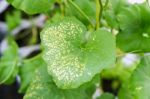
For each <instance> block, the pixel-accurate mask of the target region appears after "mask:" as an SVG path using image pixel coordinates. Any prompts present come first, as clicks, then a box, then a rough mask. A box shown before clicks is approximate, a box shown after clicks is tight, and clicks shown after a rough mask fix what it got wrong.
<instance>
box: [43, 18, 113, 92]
mask: <svg viewBox="0 0 150 99" xmlns="http://www.w3.org/2000/svg"><path fill="white" fill-rule="evenodd" d="M85 34H86V27H85V26H84V25H83V24H82V23H81V22H80V21H78V20H77V19H74V18H65V19H63V20H61V21H60V22H57V23H54V24H50V25H48V26H47V27H45V28H44V30H43V31H42V33H41V39H42V44H43V46H44V48H45V50H44V54H43V58H44V60H45V61H46V63H47V65H48V66H47V67H48V73H49V74H50V75H51V76H52V77H53V80H54V81H55V83H56V85H57V86H58V87H60V88H63V89H69V88H77V87H79V86H80V85H81V84H83V83H85V82H88V81H90V80H91V79H92V78H93V77H94V76H95V75H96V74H97V73H100V72H101V70H102V69H104V68H107V67H108V66H111V65H113V64H114V62H115V39H114V37H113V36H112V34H111V33H109V32H107V31H106V30H97V31H95V32H94V33H91V34H90V36H89V38H88V40H87V41H85Z"/></svg>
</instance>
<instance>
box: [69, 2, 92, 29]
mask: <svg viewBox="0 0 150 99" xmlns="http://www.w3.org/2000/svg"><path fill="white" fill-rule="evenodd" d="M68 2H69V3H70V4H72V6H74V7H75V8H76V9H77V10H78V11H79V12H80V13H81V14H82V15H83V16H84V17H85V18H86V19H87V20H88V21H89V23H90V24H91V25H92V27H94V25H93V23H92V21H91V20H90V18H89V17H88V16H87V15H86V14H85V13H84V12H83V11H82V10H81V9H80V7H79V6H78V5H77V4H75V3H74V2H73V1H72V0H68Z"/></svg>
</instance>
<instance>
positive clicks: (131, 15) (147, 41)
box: [117, 4, 150, 52]
mask: <svg viewBox="0 0 150 99" xmlns="http://www.w3.org/2000/svg"><path fill="white" fill-rule="evenodd" d="M118 22H119V24H120V26H119V27H120V33H119V34H118V35H117V46H118V47H119V48H121V49H122V50H123V51H125V52H149V51H150V27H149V26H150V9H149V8H148V7H147V6H146V5H145V4H143V5H132V6H130V7H127V8H124V9H123V10H122V11H121V13H120V14H119V15H118Z"/></svg>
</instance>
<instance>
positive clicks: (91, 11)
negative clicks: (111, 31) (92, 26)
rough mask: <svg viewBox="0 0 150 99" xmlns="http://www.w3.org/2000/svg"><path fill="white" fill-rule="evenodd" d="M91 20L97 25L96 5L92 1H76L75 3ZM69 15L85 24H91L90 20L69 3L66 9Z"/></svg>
mask: <svg viewBox="0 0 150 99" xmlns="http://www.w3.org/2000/svg"><path fill="white" fill-rule="evenodd" d="M73 2H74V3H75V4H76V5H77V6H78V7H79V8H80V9H81V10H82V11H83V12H84V13H85V14H86V15H87V16H88V17H89V18H90V20H91V21H92V22H93V23H95V17H96V14H95V13H96V7H95V3H94V2H93V1H91V0H74V1H73ZM66 14H67V15H73V16H75V17H77V18H78V19H79V20H81V21H82V22H83V23H84V24H89V22H88V20H87V19H86V18H85V17H84V16H83V15H82V14H81V13H80V12H79V11H78V10H77V9H76V8H75V7H74V6H72V5H71V4H69V3H68V6H67V9H66Z"/></svg>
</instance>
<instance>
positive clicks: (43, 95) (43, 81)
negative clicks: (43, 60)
mask: <svg viewBox="0 0 150 99" xmlns="http://www.w3.org/2000/svg"><path fill="white" fill-rule="evenodd" d="M35 75H36V76H35V78H34V80H33V82H32V83H31V84H30V86H29V88H28V90H27V93H26V94H25V96H24V99H90V96H89V95H87V94H86V92H85V89H83V88H78V89H71V90H62V89H59V88H58V87H57V86H56V85H55V84H54V82H53V81H52V78H51V77H50V75H48V73H47V70H46V67H45V66H41V67H40V68H38V70H37V71H36V73H35Z"/></svg>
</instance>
